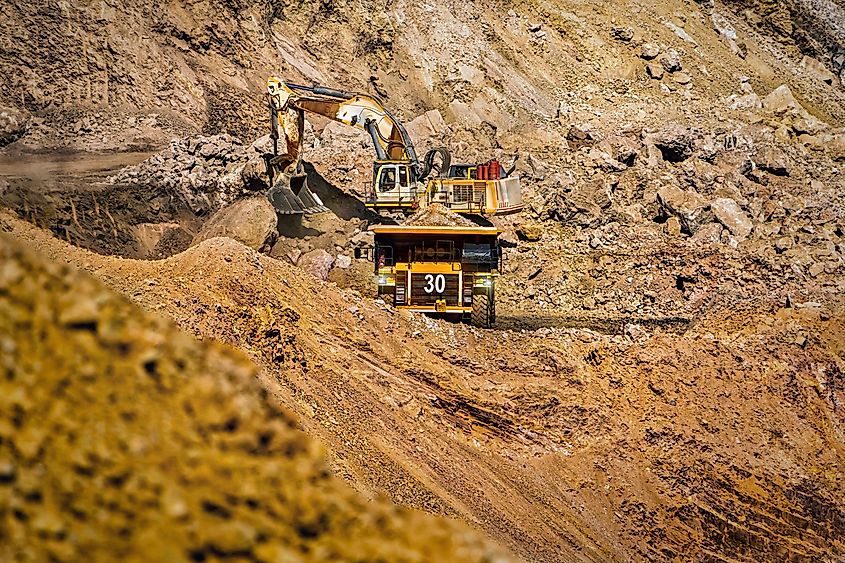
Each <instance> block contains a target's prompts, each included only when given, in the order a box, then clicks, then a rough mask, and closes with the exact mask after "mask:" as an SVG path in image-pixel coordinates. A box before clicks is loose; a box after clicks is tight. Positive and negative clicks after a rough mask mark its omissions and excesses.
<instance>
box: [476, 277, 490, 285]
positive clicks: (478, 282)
mask: <svg viewBox="0 0 845 563" xmlns="http://www.w3.org/2000/svg"><path fill="white" fill-rule="evenodd" d="M473 285H475V287H493V278H490V277H483V278H475V283H474V284H473Z"/></svg>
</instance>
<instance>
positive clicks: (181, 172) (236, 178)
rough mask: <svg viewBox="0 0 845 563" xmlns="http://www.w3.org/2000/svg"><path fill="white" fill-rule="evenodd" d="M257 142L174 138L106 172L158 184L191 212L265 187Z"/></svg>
mask: <svg viewBox="0 0 845 563" xmlns="http://www.w3.org/2000/svg"><path fill="white" fill-rule="evenodd" d="M260 152H261V143H259V142H256V143H255V144H253V145H252V146H250V145H244V144H243V142H242V141H241V140H240V139H238V138H237V137H232V136H230V135H226V134H222V135H214V136H211V137H204V136H198V137H190V138H185V139H176V140H173V141H171V142H170V146H169V147H168V148H167V149H166V150H164V151H162V152H160V153H158V154H156V155H154V156H152V157H151V158H149V159H147V160H145V161H144V162H142V163H140V164H138V165H135V166H130V167H127V168H124V169H123V170H121V171H120V172H118V173H117V174H116V175H115V176H113V177H111V178H110V182H111V183H113V184H126V185H131V186H138V188H139V189H144V188H145V187H149V186H153V187H157V188H163V189H166V190H168V191H169V192H171V193H172V194H174V195H175V196H177V197H178V198H180V199H181V200H182V201H183V202H184V203H185V204H187V205H188V207H189V208H190V209H191V211H193V212H194V213H196V214H205V213H207V212H210V211H215V210H217V209H220V208H221V207H223V206H224V205H226V204H228V203H231V202H233V201H234V200H236V199H238V198H239V197H241V196H243V195H245V194H249V193H254V192H256V191H264V190H266V189H267V180H266V174H265V167H264V161H263V159H262V158H261V156H260V154H259V153H260Z"/></svg>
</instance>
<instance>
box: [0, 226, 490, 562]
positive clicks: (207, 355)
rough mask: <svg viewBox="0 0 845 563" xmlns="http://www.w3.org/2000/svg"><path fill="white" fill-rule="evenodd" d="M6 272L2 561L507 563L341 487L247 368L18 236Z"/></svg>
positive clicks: (3, 254)
mask: <svg viewBox="0 0 845 563" xmlns="http://www.w3.org/2000/svg"><path fill="white" fill-rule="evenodd" d="M4 230H5V228H4ZM0 264H2V266H0V312H2V315H0V347H2V350H3V356H2V370H3V374H4V376H3V379H2V383H0V387H2V389H0V406H2V409H0V412H2V413H3V415H2V417H0V499H2V502H0V558H2V559H3V560H5V561H43V560H51V561H74V560H79V559H80V558H84V559H85V560H88V561H110V560H114V559H115V558H126V559H128V560H132V561H142V560H157V561H165V560H166V561H207V560H220V559H226V560H244V559H247V560H250V561H268V562H269V561H326V560H350V561H351V560H357V561H395V560H404V561H433V560H454V561H467V560H474V561H495V560H498V561H504V560H505V559H504V558H503V557H501V556H500V555H499V553H498V551H497V550H496V548H494V547H492V546H489V545H487V544H485V542H484V541H483V539H482V538H480V537H478V536H477V535H475V534H472V533H470V532H469V531H468V530H466V528H465V527H464V526H463V525H460V524H459V523H457V522H448V521H445V520H436V519H434V518H432V517H431V516H428V515H424V514H422V513H420V512H416V511H410V510H407V509H403V508H399V507H397V506H395V505H391V504H390V503H387V502H384V501H383V500H378V501H368V500H367V499H364V498H363V497H361V496H360V495H357V494H355V493H354V492H353V491H352V490H351V489H349V488H348V487H347V486H346V485H345V484H344V483H342V482H341V481H340V480H339V479H337V478H336V477H334V476H332V475H331V473H330V471H329V468H328V466H327V465H326V462H325V458H324V452H323V449H322V447H321V446H320V445H319V444H318V443H317V442H316V441H315V440H314V439H313V438H312V437H310V436H307V435H306V434H303V433H302V432H301V431H299V430H298V429H297V428H296V426H297V424H296V419H295V417H294V416H293V415H292V414H291V413H290V412H289V411H287V410H286V409H284V408H283V407H282V406H281V405H280V404H279V402H278V400H276V399H275V397H273V396H272V395H271V394H270V393H268V392H267V389H266V388H263V387H261V386H260V385H258V383H257V382H256V375H257V371H258V370H257V369H256V367H255V366H254V365H253V364H251V363H250V362H248V361H247V360H246V359H245V358H244V357H243V355H242V354H239V353H237V352H235V351H234V350H232V349H231V348H229V347H226V346H224V345H221V344H220V343H219V342H208V343H198V342H196V341H195V340H194V339H193V338H191V337H190V336H188V335H187V334H184V333H183V332H180V331H178V329H176V328H175V327H174V326H173V324H172V323H170V322H167V321H166V320H164V319H163V318H161V317H159V316H157V315H152V314H149V313H144V312H143V311H140V310H139V309H138V308H137V307H135V306H132V305H131V304H130V303H129V302H128V300H127V299H126V298H125V297H122V296H118V295H116V294H115V293H114V292H110V291H108V290H106V289H104V288H103V287H102V285H101V284H100V283H99V282H97V281H96V280H94V279H92V278H91V277H90V276H89V275H85V274H81V273H79V272H77V271H76V270H75V269H73V268H69V267H67V266H66V265H61V264H57V263H51V262H48V261H45V260H44V258H43V256H34V255H33V254H32V253H31V251H24V250H23V249H22V247H21V245H20V244H19V243H18V242H16V241H14V240H13V239H12V238H11V237H9V236H8V235H7V234H2V235H0Z"/></svg>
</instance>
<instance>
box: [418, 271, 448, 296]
mask: <svg viewBox="0 0 845 563" xmlns="http://www.w3.org/2000/svg"><path fill="white" fill-rule="evenodd" d="M423 291H425V292H426V293H432V292H434V293H443V292H444V291H446V277H445V276H444V275H443V274H437V275H436V276H435V275H433V274H426V275H425V287H424V288H423Z"/></svg>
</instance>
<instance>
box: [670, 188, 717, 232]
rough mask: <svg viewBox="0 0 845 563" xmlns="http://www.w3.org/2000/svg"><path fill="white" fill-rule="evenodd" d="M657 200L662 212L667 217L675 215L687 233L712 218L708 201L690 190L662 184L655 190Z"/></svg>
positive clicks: (695, 229)
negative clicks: (662, 185)
mask: <svg viewBox="0 0 845 563" xmlns="http://www.w3.org/2000/svg"><path fill="white" fill-rule="evenodd" d="M657 202H658V203H659V204H660V207H661V208H662V210H663V213H664V214H665V215H666V216H668V217H677V218H678V220H679V221H680V222H681V229H682V230H683V231H684V232H686V233H689V234H693V233H695V231H697V230H698V228H699V227H700V226H701V225H703V224H705V223H709V222H710V221H711V220H712V218H713V215H712V213H711V211H710V202H709V201H708V200H707V198H705V197H704V196H702V195H700V194H698V193H696V192H694V191H692V190H689V191H685V190H682V189H681V188H678V187H675V186H664V187H662V188H660V189H659V190H658V191H657Z"/></svg>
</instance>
